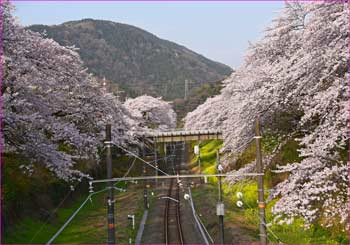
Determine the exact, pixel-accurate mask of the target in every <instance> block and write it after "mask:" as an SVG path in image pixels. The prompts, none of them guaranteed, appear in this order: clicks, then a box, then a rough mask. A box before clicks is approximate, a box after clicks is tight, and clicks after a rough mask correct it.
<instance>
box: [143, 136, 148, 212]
mask: <svg viewBox="0 0 350 245" xmlns="http://www.w3.org/2000/svg"><path fill="white" fill-rule="evenodd" d="M142 158H145V143H144V141H143V142H142ZM146 172H147V171H146V165H143V170H142V173H143V174H142V175H143V176H146ZM147 192H148V191H147V180H146V179H145V180H144V181H143V204H144V208H145V210H147V209H148V193H147Z"/></svg>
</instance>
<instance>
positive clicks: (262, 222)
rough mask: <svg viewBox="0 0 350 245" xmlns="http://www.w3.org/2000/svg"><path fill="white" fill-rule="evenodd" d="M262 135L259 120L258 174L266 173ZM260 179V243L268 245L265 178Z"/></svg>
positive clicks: (257, 124) (256, 135)
mask: <svg viewBox="0 0 350 245" xmlns="http://www.w3.org/2000/svg"><path fill="white" fill-rule="evenodd" d="M261 138H262V137H261V133H260V122H259V118H258V119H256V121H255V142H256V168H257V173H259V174H260V173H261V174H263V173H264V168H263V163H262V154H261ZM257 178H258V198H259V203H258V208H259V220H260V225H259V228H260V243H261V244H266V243H267V234H266V220H265V201H264V176H263V175H259V176H257Z"/></svg>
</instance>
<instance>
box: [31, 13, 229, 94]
mask: <svg viewBox="0 0 350 245" xmlns="http://www.w3.org/2000/svg"><path fill="white" fill-rule="evenodd" d="M28 28H29V29H31V30H33V31H37V32H43V31H44V30H45V31H46V33H47V37H49V38H52V39H54V40H55V41H57V42H58V43H60V44H61V45H65V46H72V45H75V46H76V47H77V48H79V51H78V52H79V54H80V56H81V58H82V60H83V61H84V63H85V64H86V66H87V67H88V68H89V71H90V72H92V73H93V74H95V75H97V76H99V77H106V78H107V79H108V80H110V81H112V82H114V83H117V84H118V85H120V86H121V87H122V88H123V89H125V90H126V91H127V93H128V94H129V95H132V96H135V95H140V94H144V93H148V94H150V95H154V96H159V95H161V96H163V97H164V98H166V99H175V98H182V97H183V96H184V90H185V80H188V82H189V84H190V86H189V89H190V90H191V89H192V88H195V87H197V86H199V85H201V84H203V83H211V82H216V81H218V80H222V79H223V78H225V77H226V76H227V75H229V74H230V73H231V72H232V70H231V68H230V67H228V66H226V65H223V64H220V63H218V62H214V61H211V60H209V59H207V58H205V57H204V56H202V55H199V54H197V53H195V52H193V51H191V50H189V49H187V48H186V47H184V46H181V45H178V44H176V43H173V42H170V41H166V40H163V39H160V38H158V37H156V36H155V35H153V34H151V33H149V32H146V31H144V30H142V29H140V28H137V27H134V26H130V25H126V24H120V23H115V22H111V21H102V20H93V19H84V20H80V21H70V22H66V23H63V24H61V25H54V26H45V25H33V26H30V27H28Z"/></svg>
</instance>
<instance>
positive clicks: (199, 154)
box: [198, 141, 203, 183]
mask: <svg viewBox="0 0 350 245" xmlns="http://www.w3.org/2000/svg"><path fill="white" fill-rule="evenodd" d="M198 167H199V174H201V173H202V166H201V142H200V141H199V144H198ZM200 182H201V183H202V182H203V181H202V178H200Z"/></svg>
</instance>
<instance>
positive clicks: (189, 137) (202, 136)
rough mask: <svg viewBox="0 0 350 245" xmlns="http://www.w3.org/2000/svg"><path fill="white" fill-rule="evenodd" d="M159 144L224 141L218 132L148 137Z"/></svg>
mask: <svg viewBox="0 0 350 245" xmlns="http://www.w3.org/2000/svg"><path fill="white" fill-rule="evenodd" d="M146 137H147V138H151V139H153V140H154V141H156V142H158V143H162V142H179V141H195V140H210V139H222V132H221V131H218V130H189V131H186V130H181V131H169V132H154V133H149V134H147V135H146Z"/></svg>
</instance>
